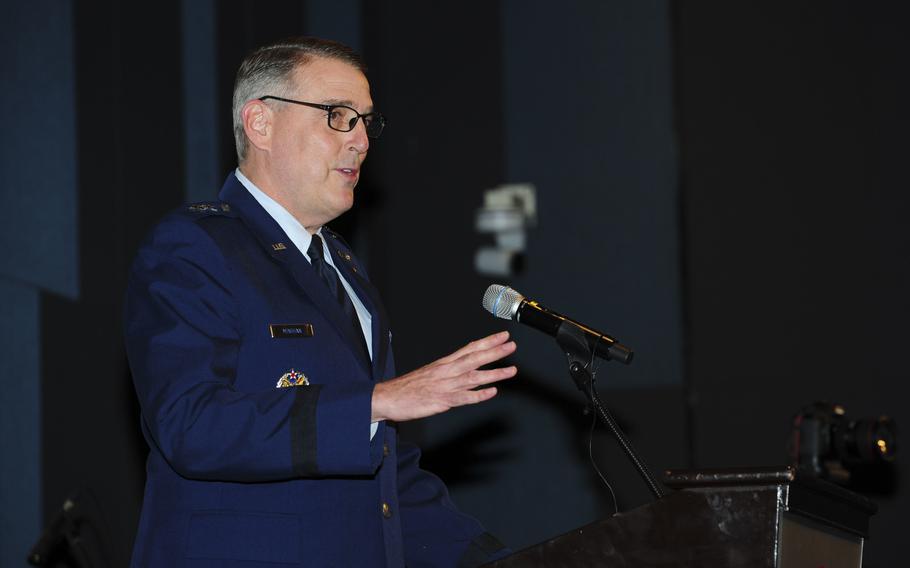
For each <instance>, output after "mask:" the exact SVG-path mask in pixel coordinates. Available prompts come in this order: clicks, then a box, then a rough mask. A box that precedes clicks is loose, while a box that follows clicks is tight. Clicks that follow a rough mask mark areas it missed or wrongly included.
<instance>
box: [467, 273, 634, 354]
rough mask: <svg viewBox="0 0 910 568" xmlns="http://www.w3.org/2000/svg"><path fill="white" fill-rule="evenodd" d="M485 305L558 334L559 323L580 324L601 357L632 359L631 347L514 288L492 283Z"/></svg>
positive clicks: (501, 314) (505, 316)
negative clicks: (551, 308) (528, 297)
mask: <svg viewBox="0 0 910 568" xmlns="http://www.w3.org/2000/svg"><path fill="white" fill-rule="evenodd" d="M483 307H484V309H486V310H487V311H488V312H490V313H491V314H493V315H494V316H496V317H498V318H502V319H507V320H515V321H517V322H519V323H523V324H525V325H529V326H531V327H533V328H535V329H539V330H540V331H542V332H544V333H546V334H547V335H552V336H553V337H556V333H557V332H558V331H559V326H560V325H562V324H563V323H570V324H572V325H574V326H576V327H578V328H579V329H580V330H581V331H582V333H583V334H584V336H585V339H586V340H587V342H588V346H589V347H590V348H591V349H592V350H593V351H594V354H595V355H597V356H598V357H600V358H602V359H613V360H615V361H619V362H620V363H625V364H626V365H628V364H629V362H630V361H632V350H631V349H629V348H628V347H626V346H625V345H622V344H621V343H619V342H618V341H616V339H614V338H612V337H610V336H609V335H607V334H606V333H603V332H600V331H597V330H596V329H593V328H590V327H588V326H586V325H584V324H581V323H578V322H577V321H575V320H572V319H569V318H567V317H566V316H564V315H561V314H557V313H556V312H554V311H551V310H548V309H547V308H545V307H543V306H541V305H540V304H538V303H537V302H535V301H533V300H528V299H527V298H525V297H524V296H522V295H521V294H519V293H518V292H516V291H515V290H513V289H512V288H509V287H508V286H502V285H500V284H493V285H491V286H490V287H489V288H487V291H486V292H484V294H483Z"/></svg>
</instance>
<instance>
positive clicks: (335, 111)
mask: <svg viewBox="0 0 910 568" xmlns="http://www.w3.org/2000/svg"><path fill="white" fill-rule="evenodd" d="M358 118H359V119H361V120H363V126H364V127H365V128H366V131H367V136H369V137H371V138H378V137H379V135H380V134H382V128H383V126H384V122H383V120H382V119H380V118H378V117H377V116H376V115H375V114H373V113H370V114H362V115H358V114H357V112H356V111H355V110H354V109H352V108H348V107H343V106H337V107H334V108H332V110H331V111H330V112H329V126H331V127H332V128H333V129H335V130H340V131H342V132H349V131H351V130H353V129H354V127H355V126H356V125H357V119H358Z"/></svg>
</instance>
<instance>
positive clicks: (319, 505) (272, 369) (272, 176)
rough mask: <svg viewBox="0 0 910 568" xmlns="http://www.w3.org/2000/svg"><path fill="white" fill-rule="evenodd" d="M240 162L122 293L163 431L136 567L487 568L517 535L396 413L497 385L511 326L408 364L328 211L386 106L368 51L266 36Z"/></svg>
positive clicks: (240, 107)
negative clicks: (480, 512)
mask: <svg viewBox="0 0 910 568" xmlns="http://www.w3.org/2000/svg"><path fill="white" fill-rule="evenodd" d="M233 107H234V108H233V112H234V130H235V138H236V143H237V151H238V157H239V167H238V169H237V170H236V171H235V172H233V173H232V174H231V175H230V176H228V179H227V181H226V182H225V184H224V187H223V188H222V189H221V193H220V194H219V201H217V202H212V203H204V204H195V205H191V206H189V207H186V208H184V209H182V210H181V211H178V212H176V213H174V214H172V215H170V216H169V217H167V218H166V219H165V220H164V221H163V222H162V223H161V224H160V225H159V226H158V227H157V228H156V229H155V230H154V231H153V233H152V234H151V236H150V237H149V239H148V240H147V241H146V242H145V244H144V245H143V246H142V248H141V250H140V252H139V254H138V256H137V259H136V261H135V263H134V266H133V270H132V272H131V276H130V283H129V289H128V291H127V309H126V325H125V333H126V343H127V351H128V355H129V360H130V367H131V370H132V374H133V381H134V383H135V387H136V392H137V395H138V397H139V401H140V405H141V410H142V429H143V433H144V435H145V437H146V439H147V440H148V443H149V446H150V454H149V458H148V466H147V473H148V476H147V483H146V491H145V499H144V503H143V510H142V517H141V520H140V526H139V532H138V535H137V539H136V544H135V548H134V551H133V565H134V566H168V567H171V566H193V567H197V566H199V567H201V566H241V565H242V566H246V567H248V566H266V565H267V566H275V565H288V566H304V565H305V566H356V567H363V566H390V567H391V566H395V567H398V566H404V565H407V566H410V567H416V566H453V567H454V566H474V565H479V564H481V563H484V562H486V561H489V560H491V559H494V558H497V557H500V556H502V555H504V554H505V549H504V548H503V547H502V545H501V544H499V543H498V542H497V541H496V539H495V538H493V537H492V536H490V535H489V534H487V533H485V532H484V530H483V528H482V527H481V526H480V525H479V523H477V521H475V520H474V519H472V518H471V517H469V516H466V515H464V514H462V513H460V512H458V511H457V510H456V509H455V507H454V506H453V504H452V502H451V501H450V499H449V497H448V494H447V492H446V490H445V487H444V486H443V484H442V483H441V481H440V480H439V479H438V478H436V477H434V476H432V475H430V474H428V473H426V472H424V471H422V470H420V469H419V468H418V463H417V462H418V458H419V452H418V451H417V449H416V448H415V447H413V446H411V445H408V444H405V443H399V442H398V439H397V435H396V431H395V426H394V423H395V422H400V421H405V420H412V419H417V418H422V417H426V416H431V415H434V414H438V413H441V412H445V411H447V410H449V409H450V408H453V407H456V406H460V405H465V404H473V403H477V402H481V401H484V400H488V399H489V398H491V397H493V396H494V395H495V394H496V388H495V387H494V386H492V385H491V383H495V382H497V381H500V380H503V379H507V378H510V377H512V376H514V375H515V373H516V369H515V368H514V367H499V368H491V369H485V370H481V369H480V367H482V366H484V365H487V364H490V363H493V362H495V361H498V360H500V359H501V358H503V357H505V356H507V355H509V354H510V353H512V352H513V351H514V349H515V344H514V343H513V342H511V341H509V340H508V336H507V334H506V333H499V334H495V335H491V336H489V337H486V338H483V339H479V340H477V341H474V342H471V343H469V344H468V345H466V346H465V347H463V348H461V349H459V350H458V351H456V352H454V353H452V354H451V355H448V356H446V357H444V358H442V359H440V360H438V361H435V362H433V363H430V364H429V365H426V366H425V367H422V368H420V369H417V370H415V371H412V372H410V373H407V374H405V375H401V376H396V373H395V368H394V362H393V358H392V352H391V333H390V331H389V328H388V320H387V318H386V316H385V313H384V311H383V308H382V304H381V301H380V298H379V295H378V294H377V291H376V290H375V288H373V286H372V285H371V284H370V282H369V281H368V279H367V277H366V273H365V271H364V268H363V266H362V265H361V264H360V263H359V262H358V261H357V259H356V258H355V257H354V255H353V253H352V252H351V250H350V249H349V248H348V246H347V245H346V244H345V243H344V241H343V240H342V239H341V238H340V237H338V235H336V234H335V233H333V232H331V231H330V230H329V229H328V228H327V227H326V226H325V224H326V223H328V222H329V221H331V220H332V219H335V218H336V217H338V216H339V215H341V214H342V213H344V212H345V211H347V210H348V209H349V208H350V207H351V206H352V205H353V202H354V188H355V186H356V185H357V181H358V179H359V177H360V172H361V166H362V165H363V162H364V159H365V158H366V155H367V150H368V149H369V144H370V139H371V138H377V137H379V135H380V134H381V132H382V130H383V127H384V124H385V121H384V119H383V117H382V115H380V114H379V113H377V112H375V111H374V109H373V103H372V100H371V98H370V90H369V84H368V83H367V80H366V77H365V76H364V73H363V66H362V64H361V62H360V60H359V59H358V57H357V56H356V55H355V54H354V53H353V52H352V51H351V50H350V49H349V48H347V47H345V46H342V45H340V44H336V43H333V42H328V41H324V40H318V39H313V38H298V39H293V40H290V41H286V42H282V43H278V44H273V45H269V46H266V47H263V48H260V49H258V50H256V51H255V52H253V53H252V54H250V55H249V56H248V57H247V58H246V59H245V60H244V62H243V64H242V65H241V68H240V70H239V72H238V75H237V81H236V84H235V89H234V105H233Z"/></svg>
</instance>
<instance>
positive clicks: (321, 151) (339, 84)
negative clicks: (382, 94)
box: [268, 58, 373, 230]
mask: <svg viewBox="0 0 910 568" xmlns="http://www.w3.org/2000/svg"><path fill="white" fill-rule="evenodd" d="M294 79H295V80H294V82H293V83H292V85H294V88H293V89H292V90H291V93H289V94H287V95H286V97H287V98H290V99H295V100H299V101H306V102H310V103H319V104H340V105H345V106H349V107H351V108H353V109H355V110H356V111H357V112H359V113H361V114H364V113H368V112H371V111H372V110H373V101H372V99H371V98H370V85H369V83H367V79H366V77H365V76H364V75H363V73H361V72H360V71H358V70H357V69H356V68H354V67H352V66H351V65H349V64H347V63H345V62H343V61H338V60H336V59H324V58H317V59H314V60H312V61H310V63H308V64H306V65H305V66H303V67H299V68H298V69H297V70H296V71H295V73H294ZM269 106H270V107H271V108H272V109H273V110H274V113H273V117H274V118H273V122H272V132H271V138H272V143H271V151H270V152H269V159H268V168H269V170H270V172H269V176H270V177H271V178H272V180H273V181H274V186H273V189H274V192H275V193H276V195H272V197H273V198H274V199H276V200H277V201H278V202H279V203H281V205H282V206H284V207H285V209H287V210H288V211H289V212H290V213H291V214H292V215H294V217H296V218H297V220H298V221H300V222H301V224H303V226H304V227H306V228H307V229H310V230H315V229H316V228H318V227H320V226H322V225H323V224H325V223H327V222H329V221H331V220H332V219H334V218H336V217H338V216H339V215H341V214H342V213H344V212H345V211H347V210H348V209H350V208H351V206H352V205H353V204H354V186H356V185H357V181H358V179H360V166H361V164H363V161H364V160H365V159H366V157H367V150H368V149H369V146H370V144H369V140H368V138H367V134H366V130H365V128H364V126H363V121H362V120H358V121H357V125H356V126H355V127H354V129H353V130H352V131H350V132H338V131H337V130H332V129H331V128H329V126H328V124H327V120H326V111H324V110H321V109H316V108H310V107H305V106H301V105H295V104H291V103H283V102H275V101H269Z"/></svg>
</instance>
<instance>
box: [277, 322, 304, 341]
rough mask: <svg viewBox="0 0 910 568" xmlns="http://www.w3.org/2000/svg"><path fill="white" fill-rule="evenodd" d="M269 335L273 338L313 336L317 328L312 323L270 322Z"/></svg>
mask: <svg viewBox="0 0 910 568" xmlns="http://www.w3.org/2000/svg"><path fill="white" fill-rule="evenodd" d="M269 335H271V336H272V339H300V338H303V337H313V335H315V330H314V329H313V324H311V323H270V324H269Z"/></svg>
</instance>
